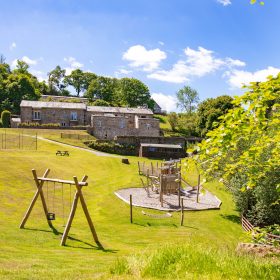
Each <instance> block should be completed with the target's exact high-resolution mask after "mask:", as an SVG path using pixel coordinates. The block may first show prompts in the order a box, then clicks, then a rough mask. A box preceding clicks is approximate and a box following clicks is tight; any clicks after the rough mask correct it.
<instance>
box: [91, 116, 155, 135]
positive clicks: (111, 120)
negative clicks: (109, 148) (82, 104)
mask: <svg viewBox="0 0 280 280" xmlns="http://www.w3.org/2000/svg"><path fill="white" fill-rule="evenodd" d="M136 123H138V126H137V125H136ZM159 131H160V129H159V121H158V120H157V119H152V118H144V119H140V118H135V116H132V115H131V116H125V117H123V116H114V115H92V117H91V127H90V128H89V133H90V134H92V135H94V136H95V137H96V138H98V139H107V140H113V139H114V138H115V137H116V136H159Z"/></svg>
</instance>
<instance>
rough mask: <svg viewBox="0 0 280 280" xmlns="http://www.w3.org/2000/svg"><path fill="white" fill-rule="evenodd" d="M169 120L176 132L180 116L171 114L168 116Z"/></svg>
mask: <svg viewBox="0 0 280 280" xmlns="http://www.w3.org/2000/svg"><path fill="white" fill-rule="evenodd" d="M167 119H168V121H169V124H170V126H171V129H172V130H173V131H175V130H176V126H177V125H178V116H177V114H176V113H175V112H171V113H169V114H168V115H167Z"/></svg>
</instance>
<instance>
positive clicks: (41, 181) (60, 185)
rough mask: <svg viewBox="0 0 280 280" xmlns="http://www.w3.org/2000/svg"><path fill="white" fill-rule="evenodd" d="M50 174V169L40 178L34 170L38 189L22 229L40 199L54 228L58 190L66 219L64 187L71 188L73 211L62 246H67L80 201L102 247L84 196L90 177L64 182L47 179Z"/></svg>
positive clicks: (91, 228)
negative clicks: (73, 189) (72, 189)
mask: <svg viewBox="0 0 280 280" xmlns="http://www.w3.org/2000/svg"><path fill="white" fill-rule="evenodd" d="M49 172H50V169H47V170H46V171H45V173H44V175H43V176H42V177H38V176H37V172H36V170H35V169H32V174H33V178H34V181H35V184H36V187H37V191H36V193H35V195H34V197H33V199H32V201H31V203H30V206H29V207H28V210H27V212H26V214H25V215H24V218H23V220H22V222H21V224H20V228H24V226H25V223H26V222H27V220H28V218H29V216H30V214H31V211H32V209H33V207H34V205H35V203H36V201H37V199H38V197H40V198H41V201H42V206H43V210H44V213H45V217H46V220H47V222H48V225H49V226H50V227H51V228H53V225H52V221H53V220H55V219H56V215H55V211H54V210H55V209H54V204H55V195H56V190H57V189H58V188H60V194H61V203H60V204H61V206H62V210H63V217H64V211H65V204H64V199H65V195H64V186H68V187H69V194H70V195H69V196H70V200H69V201H70V205H71V207H70V208H71V210H70V213H69V216H68V220H67V223H66V225H65V229H64V232H63V235H62V239H61V243H60V245H62V246H64V245H65V244H66V239H67V237H68V234H69V231H70V228H71V225H72V222H73V219H74V216H75V213H76V209H77V205H78V201H79V200H80V202H81V205H82V208H83V211H84V213H85V216H86V219H87V222H88V225H89V227H90V230H91V233H92V236H93V239H94V241H95V243H96V244H97V245H98V246H99V247H102V245H101V243H100V242H99V240H98V237H97V234H96V231H95V228H94V225H93V222H92V220H91V217H90V214H89V212H88V209H87V205H86V202H85V199H84V196H83V192H82V188H83V187H84V186H87V185H88V183H87V178H88V176H86V175H85V176H84V177H83V178H82V180H81V181H78V179H77V177H76V176H73V181H68V180H62V179H54V178H49V177H47V176H48V174H49ZM45 183H46V187H45V188H44V185H45ZM49 183H51V184H53V190H52V205H51V202H50V201H49V199H48V198H49V195H50V191H49V186H48V184H49ZM72 186H75V188H76V192H75V196H74V199H73V202H72V203H71V200H72V191H71V188H72ZM44 189H45V191H44ZM57 193H58V192H57ZM45 196H46V197H47V199H45ZM56 204H59V200H56ZM51 206H52V211H50V210H51Z"/></svg>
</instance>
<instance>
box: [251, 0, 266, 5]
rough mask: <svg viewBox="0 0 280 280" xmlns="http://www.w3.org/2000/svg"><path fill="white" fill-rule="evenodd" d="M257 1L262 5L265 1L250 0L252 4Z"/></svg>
mask: <svg viewBox="0 0 280 280" xmlns="http://www.w3.org/2000/svg"><path fill="white" fill-rule="evenodd" d="M256 3H259V4H260V5H262V6H263V5H264V1H258V0H250V4H252V5H253V4H256Z"/></svg>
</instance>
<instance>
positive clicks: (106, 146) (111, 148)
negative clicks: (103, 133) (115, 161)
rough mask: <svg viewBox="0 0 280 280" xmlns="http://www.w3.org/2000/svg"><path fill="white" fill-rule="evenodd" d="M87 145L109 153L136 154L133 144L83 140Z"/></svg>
mask: <svg viewBox="0 0 280 280" xmlns="http://www.w3.org/2000/svg"><path fill="white" fill-rule="evenodd" d="M84 143H85V144H86V145H87V146H88V147H90V148H92V149H94V150H97V151H101V152H105V153H110V154H119V155H128V156H129V155H131V156H135V155H137V148H136V145H134V144H119V143H115V142H113V141H98V140H94V141H85V142H84Z"/></svg>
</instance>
